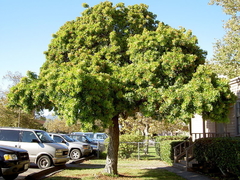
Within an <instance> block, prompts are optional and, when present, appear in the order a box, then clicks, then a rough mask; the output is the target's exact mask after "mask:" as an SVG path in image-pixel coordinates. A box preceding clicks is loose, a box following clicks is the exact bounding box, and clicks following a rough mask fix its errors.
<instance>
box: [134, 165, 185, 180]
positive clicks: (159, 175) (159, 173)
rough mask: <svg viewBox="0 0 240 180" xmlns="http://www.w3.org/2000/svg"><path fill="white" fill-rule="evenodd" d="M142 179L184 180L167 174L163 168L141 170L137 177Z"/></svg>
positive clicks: (173, 174) (169, 173)
mask: <svg viewBox="0 0 240 180" xmlns="http://www.w3.org/2000/svg"><path fill="white" fill-rule="evenodd" d="M137 177H141V178H144V179H151V180H158V179H161V180H169V179H174V180H184V178H182V177H180V176H178V175H176V174H175V173H172V172H169V171H168V170H166V169H163V168H156V169H143V170H142V171H141V172H140V173H139V176H137Z"/></svg>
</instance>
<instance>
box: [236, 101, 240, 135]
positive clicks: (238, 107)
mask: <svg viewBox="0 0 240 180" xmlns="http://www.w3.org/2000/svg"><path fill="white" fill-rule="evenodd" d="M236 118H237V133H238V134H240V102H237V104H236Z"/></svg>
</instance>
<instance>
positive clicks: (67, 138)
mask: <svg viewBox="0 0 240 180" xmlns="http://www.w3.org/2000/svg"><path fill="white" fill-rule="evenodd" d="M62 137H63V138H64V139H65V140H66V141H67V142H74V140H73V139H72V138H70V137H69V136H67V135H62Z"/></svg>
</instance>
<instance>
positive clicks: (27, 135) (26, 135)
mask: <svg viewBox="0 0 240 180" xmlns="http://www.w3.org/2000/svg"><path fill="white" fill-rule="evenodd" d="M33 139H37V137H36V135H35V134H34V133H33V132H32V131H23V132H22V142H32V140H33Z"/></svg>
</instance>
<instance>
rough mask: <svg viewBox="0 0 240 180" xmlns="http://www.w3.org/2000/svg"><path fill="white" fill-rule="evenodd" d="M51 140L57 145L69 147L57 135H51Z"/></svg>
mask: <svg viewBox="0 0 240 180" xmlns="http://www.w3.org/2000/svg"><path fill="white" fill-rule="evenodd" d="M52 138H53V140H54V141H55V142H56V143H58V144H62V145H65V146H67V147H69V143H68V142H66V141H65V139H63V138H62V137H61V136H58V135H55V134H53V135H52Z"/></svg>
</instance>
